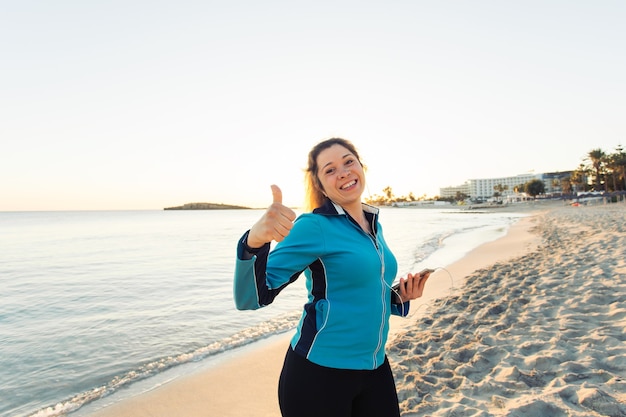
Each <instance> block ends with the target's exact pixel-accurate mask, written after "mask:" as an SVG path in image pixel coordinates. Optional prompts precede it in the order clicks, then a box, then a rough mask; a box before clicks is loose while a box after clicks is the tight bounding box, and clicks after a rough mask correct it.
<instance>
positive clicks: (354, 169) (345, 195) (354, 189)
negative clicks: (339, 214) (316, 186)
mask: <svg viewBox="0 0 626 417" xmlns="http://www.w3.org/2000/svg"><path fill="white" fill-rule="evenodd" d="M317 166H318V167H319V168H318V171H317V177H318V178H319V180H320V183H321V184H322V187H323V189H322V191H323V192H324V194H325V195H326V196H327V197H328V198H330V199H331V200H332V201H334V202H335V203H337V204H339V205H340V206H342V207H345V206H349V205H351V204H359V205H360V204H361V194H363V191H364V190H365V173H364V171H363V167H362V166H361V163H360V162H359V160H358V159H357V157H356V156H355V155H354V154H353V153H352V152H350V151H349V150H348V149H347V148H345V147H344V146H341V145H332V146H331V147H329V148H326V149H324V150H323V151H321V152H320V154H319V155H318V156H317Z"/></svg>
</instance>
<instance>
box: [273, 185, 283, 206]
mask: <svg viewBox="0 0 626 417" xmlns="http://www.w3.org/2000/svg"><path fill="white" fill-rule="evenodd" d="M272 199H273V201H272V202H273V203H280V204H282V203H283V192H282V191H281V190H280V188H278V185H274V184H272Z"/></svg>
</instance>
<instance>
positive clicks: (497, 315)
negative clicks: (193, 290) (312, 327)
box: [91, 203, 626, 417]
mask: <svg viewBox="0 0 626 417" xmlns="http://www.w3.org/2000/svg"><path fill="white" fill-rule="evenodd" d="M450 275H451V276H452V277H453V278H454V288H452V289H450V288H447V289H446V288H444V289H442V290H440V291H439V293H437V292H435V291H432V292H430V293H428V294H426V295H425V297H424V298H423V299H420V300H419V301H417V302H414V303H413V305H412V312H411V314H410V316H409V317H408V318H407V319H401V318H396V317H393V318H392V323H391V324H392V333H391V334H390V338H389V342H388V345H387V348H388V349H387V350H388V355H389V358H390V362H391V363H392V368H393V371H394V374H395V377H396V384H397V389H398V395H399V399H400V409H401V410H402V415H403V416H406V417H409V416H410V417H417V416H420V417H422V416H528V417H545V416H626V204H624V203H620V204H612V205H596V206H580V207H571V206H563V205H561V204H558V205H552V206H551V207H549V208H547V207H535V208H533V215H532V216H530V217H527V218H524V219H522V220H520V221H519V222H518V223H516V224H515V225H513V226H512V227H511V229H510V230H509V232H508V233H507V235H506V236H505V237H503V238H501V239H498V240H496V241H493V242H490V243H487V244H485V245H482V246H480V247H479V248H477V249H475V250H474V251H472V252H471V253H469V254H468V255H467V256H465V257H464V258H463V259H462V260H460V261H458V262H456V263H454V264H452V265H449V266H446V268H445V270H444V269H440V270H437V272H435V273H434V274H433V275H432V277H431V279H433V280H435V279H449V278H448V277H449V276H450ZM427 289H428V287H427ZM289 337H290V334H286V335H283V336H279V337H275V338H273V339H271V340H268V341H266V342H264V343H263V346H261V347H259V348H257V349H254V350H250V349H247V350H242V351H240V352H234V353H233V354H232V355H231V357H229V358H228V359H226V360H224V361H222V362H221V363H220V364H218V365H215V366H213V367H211V368H210V369H207V370H203V371H200V372H196V373H194V374H192V375H187V376H185V377H181V378H178V379H176V380H174V381H172V382H170V383H168V384H165V385H163V386H161V387H158V388H156V389H154V390H152V391H150V392H147V393H145V394H142V395H139V396H136V397H133V398H130V399H127V400H124V401H121V402H119V403H116V404H113V405H110V406H108V407H106V408H104V409H102V410H100V411H97V412H95V413H93V414H91V416H92V417H124V416H129V417H130V416H133V417H142V416H152V417H156V416H163V417H165V416H186V417H194V416H198V417H199V416H220V417H227V416H246V417H266V416H267V417H269V416H280V412H279V409H278V401H277V394H276V389H277V388H276V386H277V380H278V374H279V372H280V368H281V366H282V359H283V357H284V353H285V350H286V348H287V344H288V339H289Z"/></svg>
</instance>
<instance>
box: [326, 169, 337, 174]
mask: <svg viewBox="0 0 626 417" xmlns="http://www.w3.org/2000/svg"><path fill="white" fill-rule="evenodd" d="M333 172H335V168H328V169H327V170H326V171H324V174H326V175H330V174H332V173H333Z"/></svg>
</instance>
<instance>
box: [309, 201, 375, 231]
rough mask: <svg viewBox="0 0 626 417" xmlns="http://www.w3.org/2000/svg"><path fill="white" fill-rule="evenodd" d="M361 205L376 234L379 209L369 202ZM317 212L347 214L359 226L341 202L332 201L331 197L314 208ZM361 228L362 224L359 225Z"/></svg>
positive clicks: (333, 214) (328, 214) (314, 211)
mask: <svg viewBox="0 0 626 417" xmlns="http://www.w3.org/2000/svg"><path fill="white" fill-rule="evenodd" d="M361 207H362V208H363V211H364V212H365V217H366V218H367V220H368V221H369V223H370V225H371V226H372V230H373V231H374V235H376V234H377V233H378V213H379V211H380V210H379V209H378V208H376V207H374V206H370V205H369V204H365V203H361ZM313 213H315V214H322V215H324V216H346V217H347V218H348V219H350V221H351V222H352V223H354V224H356V225H357V226H358V223H357V222H356V221H355V220H354V219H353V218H352V216H350V215H349V214H348V212H347V211H345V210H344V209H343V207H341V206H340V205H339V204H337V203H334V202H332V201H331V200H330V199H328V198H327V199H326V201H325V202H324V204H323V205H322V206H321V207H318V208H316V209H315V210H313ZM358 227H359V228H360V226H358Z"/></svg>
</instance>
